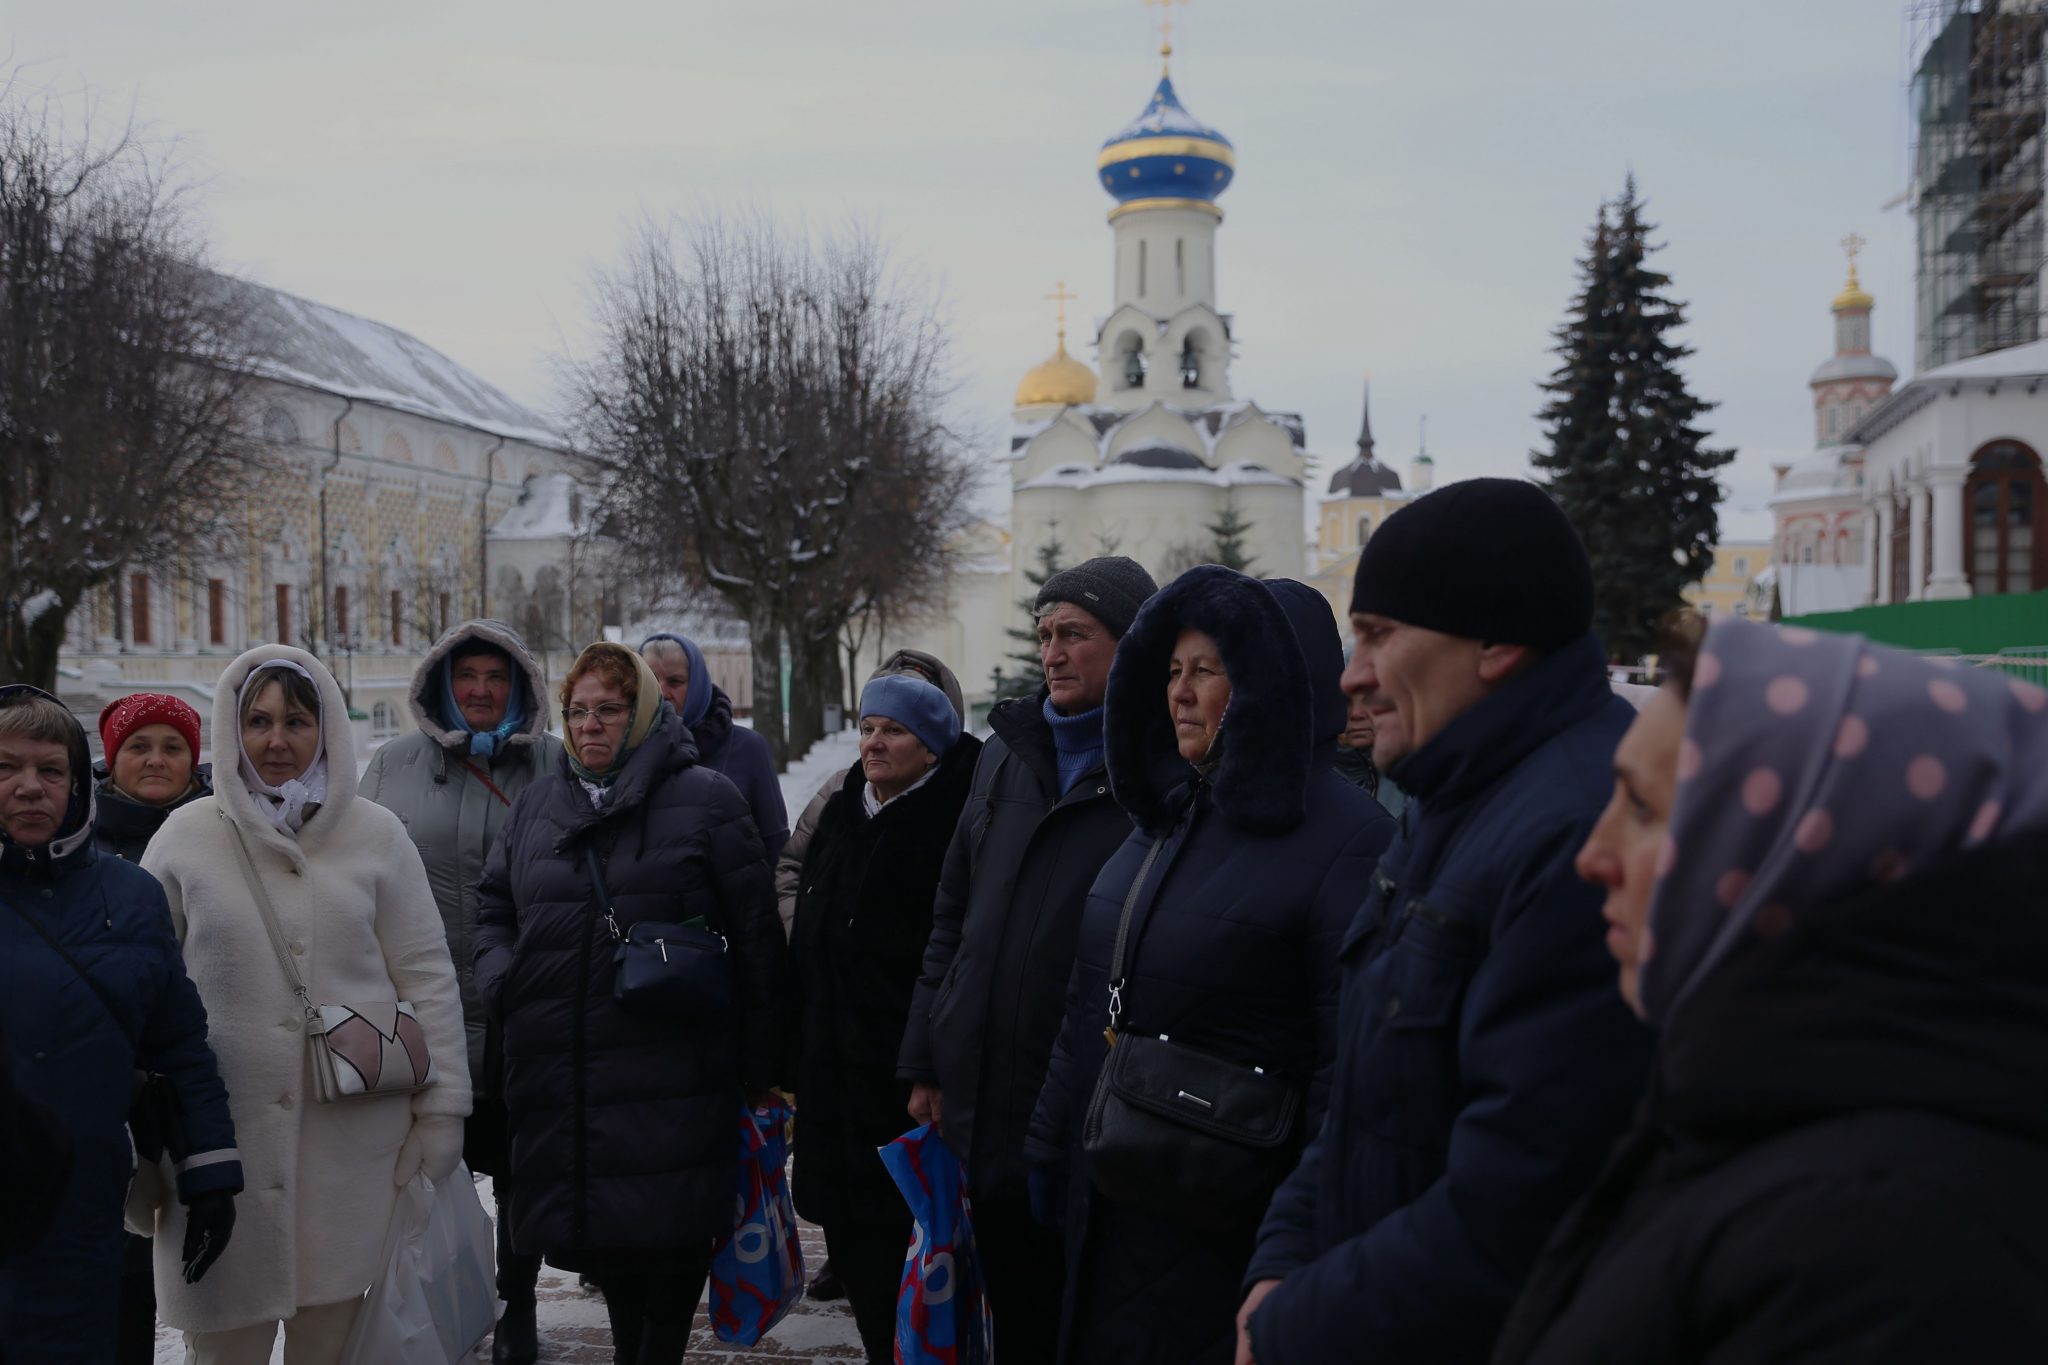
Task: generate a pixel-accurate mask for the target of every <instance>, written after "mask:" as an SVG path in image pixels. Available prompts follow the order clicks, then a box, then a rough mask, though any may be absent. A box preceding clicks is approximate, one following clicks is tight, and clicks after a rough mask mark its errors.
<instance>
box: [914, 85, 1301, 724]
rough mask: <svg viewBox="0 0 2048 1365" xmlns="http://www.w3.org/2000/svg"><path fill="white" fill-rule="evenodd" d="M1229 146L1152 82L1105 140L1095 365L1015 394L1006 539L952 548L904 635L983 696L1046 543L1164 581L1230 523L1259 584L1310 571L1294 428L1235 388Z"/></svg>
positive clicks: (1002, 662) (1211, 552)
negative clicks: (1222, 285) (931, 601)
mask: <svg viewBox="0 0 2048 1365" xmlns="http://www.w3.org/2000/svg"><path fill="white" fill-rule="evenodd" d="M1236 169H1237V153H1236V150H1235V148H1233V147H1232V146H1231V143H1230V139H1229V138H1227V137H1225V136H1224V135H1223V134H1222V133H1221V132H1219V131H1218V130H1216V129H1215V128H1213V127H1210V126H1209V125H1208V124H1205V123H1203V122H1201V121H1200V120H1199V119H1197V118H1196V117H1195V116H1194V115H1193V114H1191V113H1189V112H1188V110H1187V108H1186V106H1185V105H1183V104H1182V103H1181V101H1180V97H1179V95H1178V93H1177V92H1176V91H1175V90H1174V86H1173V80H1172V77H1171V76H1170V75H1162V76H1161V77H1160V80H1159V84H1158V86H1157V87H1156V88H1155V89H1154V90H1153V92H1152V97H1151V99H1150V100H1149V101H1148V102H1147V104H1146V105H1145V108H1144V111H1143V112H1142V113H1140V114H1139V115H1138V117H1137V118H1136V119H1135V120H1133V121H1132V122H1131V123H1129V124H1128V125H1126V126H1125V127H1123V128H1121V129H1119V130H1118V131H1117V132H1116V133H1115V134H1114V135H1112V136H1111V137H1110V138H1109V139H1108V140H1106V141H1105V142H1104V143H1103V144H1102V146H1101V149H1100V151H1099V152H1098V154H1097V156H1096V169H1095V174H1096V178H1097V180H1098V181H1100V183H1101V185H1102V188H1103V190H1104V192H1106V193H1107V194H1108V195H1109V196H1110V198H1111V199H1112V200H1113V201H1115V202H1114V204H1113V206H1112V207H1111V208H1110V210H1109V229H1110V279H1111V302H1112V307H1111V309H1110V311H1109V312H1108V313H1107V314H1106V315H1105V316H1103V317H1102V318H1101V319H1099V320H1098V321H1097V322H1096V324H1095V327H1094V335H1093V337H1092V338H1091V339H1090V341H1091V344H1092V347H1093V350H1094V352H1095V363H1094V364H1093V365H1091V364H1088V363H1087V362H1086V361H1084V360H1081V359H1078V358H1076V357H1075V356H1073V355H1071V354H1069V353H1068V351H1067V344H1066V343H1067V334H1066V315H1065V312H1064V301H1065V299H1066V298H1068V297H1071V296H1070V295H1067V294H1066V291H1065V288H1064V286H1062V287H1061V290H1060V292H1059V294H1057V295H1055V297H1056V298H1059V299H1061V301H1062V311H1061V314H1060V325H1059V337H1058V343H1057V345H1056V347H1055V349H1054V351H1053V353H1052V355H1051V356H1050V357H1048V358H1047V359H1046V360H1045V361H1044V362H1043V363H1041V364H1039V365H1037V366H1035V367H1033V368H1032V369H1031V370H1030V371H1029V372H1027V373H1026V374H1025V375H1024V377H1023V379H1022V380H1021V381H1020V382H1019V383H1018V385H1017V391H1016V401H1015V406H1014V408H1013V409H1012V413H1011V435H1010V442H1009V448H1008V449H1007V451H1005V452H1003V453H1002V455H1001V456H1000V458H1001V459H1003V460H1004V461H1005V463H1006V464H1007V466H1008V472H1009V476H1010V477H1009V481H1008V482H1009V491H1010V520H1009V525H1008V527H1007V528H1001V527H997V526H995V525H992V524H988V523H983V524H981V525H978V526H976V527H974V528H972V530H971V531H970V532H969V533H968V535H967V536H966V537H965V538H963V541H962V544H961V546H960V547H959V549H960V557H959V562H958V563H957V565H956V567H955V569H954V571H953V574H952V578H951V581H950V585H949V597H950V600H949V601H948V602H947V604H946V605H945V607H944V608H942V609H941V610H940V611H938V612H936V613H934V614H933V615H932V616H931V617H929V618H928V619H927V620H926V621H924V622H922V623H919V624H918V625H916V626H915V627H912V628H910V629H907V630H904V631H893V630H892V632H891V634H890V638H889V639H888V640H887V641H886V642H884V646H883V648H882V651H881V652H886V651H887V649H893V648H896V647H898V646H901V645H910V646H913V647H916V648H922V649H928V650H930V651H931V652H932V653H934V654H937V655H938V656H939V657H940V658H942V659H944V660H946V662H947V663H948V664H950V665H952V667H953V668H954V671H955V672H956V673H958V675H959V677H960V681H961V685H962V687H963V688H964V689H965V690H966V692H967V695H968V696H969V697H970V698H974V699H977V700H985V699H986V698H987V697H988V696H989V694H990V692H991V691H992V688H993V682H994V677H995V673H996V670H997V669H999V668H1000V669H1002V670H1004V671H1005V672H1015V671H1016V669H1017V667H1018V665H1017V664H1016V663H1015V662H1014V661H1012V660H1011V659H1010V658H1009V656H1010V655H1012V654H1014V653H1015V652H1016V651H1017V649H1018V647H1019V646H1018V644H1017V642H1016V641H1015V640H1014V639H1012V638H1011V637H1010V636H1009V635H1008V634H1007V631H1008V630H1010V629H1014V628H1017V627H1021V626H1024V625H1025V624H1027V622H1026V618H1025V616H1024V613H1023V611H1022V609H1021V608H1020V607H1019V606H1018V603H1019V602H1020V601H1021V600H1023V599H1026V598H1028V597H1029V596H1031V594H1032V593H1033V591H1034V589H1033V587H1032V584H1031V581H1030V579H1029V578H1028V577H1027V576H1026V575H1027V572H1028V571H1031V570H1034V569H1036V568H1037V567H1038V565H1039V563H1040V554H1041V551H1042V550H1045V549H1046V548H1048V547H1053V546H1057V547H1058V550H1059V557H1060V561H1061V562H1062V563H1063V564H1069V565H1071V564H1075V563H1079V562H1080V561H1081V560H1084V559H1087V558H1089V557H1091V556H1094V555H1099V554H1121V555H1128V556H1130V557H1131V558H1133V559H1135V560H1137V561H1138V562H1139V563H1141V564H1143V565H1144V566H1145V567H1146V568H1147V569H1149V570H1150V571H1151V572H1152V574H1153V576H1154V577H1155V578H1157V579H1158V580H1159V581H1160V582H1161V583H1164V582H1166V581H1167V580H1169V579H1170V578H1172V577H1174V576H1175V575H1177V574H1179V573H1180V572H1181V571H1183V570H1185V569H1187V568H1190V567H1192V566H1193V565H1196V564H1201V563H1206V562H1209V561H1211V560H1213V559H1214V558H1215V557H1216V555H1215V549H1216V544H1217V534H1216V532H1215V531H1214V530H1213V529H1212V528H1214V527H1216V526H1218V525H1221V524H1224V523H1226V522H1233V521H1234V522H1235V523H1236V524H1237V525H1238V526H1240V527H1241V528H1242V529H1241V532H1240V542H1241V546H1242V551H1243V553H1244V554H1245V555H1246V557H1247V558H1248V559H1249V561H1250V562H1251V565H1252V570H1253V572H1255V573H1258V574H1260V575H1262V576H1275V575H1285V576H1289V577H1295V578H1301V577H1304V576H1306V574H1307V572H1308V570H1309V565H1308V563H1307V533H1306V526H1305V513H1306V499H1307V480H1308V478H1309V458H1308V454H1307V451H1306V444H1305V435H1304V432H1303V429H1302V421H1301V417H1300V416H1299V415H1298V414H1296V413H1292V412H1283V411H1278V410H1274V409H1268V408H1265V407H1262V406H1261V405H1260V404H1258V403H1257V402H1254V401H1253V400H1252V399H1251V398H1249V397H1247V396H1244V395H1241V394H1239V393H1237V392H1236V390H1235V389H1234V388H1233V387H1232V385H1231V379H1230V369H1231V361H1232V349H1233V326H1232V316H1231V314H1229V313H1227V312H1224V311H1223V310H1222V308H1221V306H1220V303H1219V298H1218V291H1217V275H1218V270H1217V242H1216V238H1217V230H1218V228H1220V227H1221V226H1222V223H1223V210H1222V209H1221V208H1220V207H1219V206H1218V204H1217V202H1216V201H1217V198H1218V197H1219V196H1220V195H1221V194H1222V193H1223V191H1224V190H1226V189H1228V188H1229V187H1230V182H1231V180H1232V178H1233V176H1234V175H1235V174H1236Z"/></svg>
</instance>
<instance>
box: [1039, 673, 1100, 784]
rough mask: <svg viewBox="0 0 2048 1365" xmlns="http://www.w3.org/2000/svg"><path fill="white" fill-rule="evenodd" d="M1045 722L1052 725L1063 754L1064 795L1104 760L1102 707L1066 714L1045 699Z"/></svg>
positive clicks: (1057, 748)
mask: <svg viewBox="0 0 2048 1365" xmlns="http://www.w3.org/2000/svg"><path fill="white" fill-rule="evenodd" d="M1044 713H1045V723H1046V724H1047V725H1050V726H1051V727H1052V745H1053V749H1054V750H1055V751H1056V753H1057V755H1058V758H1059V766H1060V795H1061V796H1065V795H1066V794H1067V793H1068V792H1070V791H1072V790H1073V788H1074V784H1075V783H1076V782H1079V781H1080V780H1081V775H1082V774H1083V773H1085V772H1087V771H1088V770H1089V769H1090V768H1093V767H1096V766H1098V765H1099V764H1100V763H1101V762H1102V707H1101V706H1099V705H1098V706H1097V707H1096V708H1095V709H1094V710H1093V711H1083V712H1082V713H1081V714H1080V715H1078V716H1063V715H1061V714H1060V713H1059V712H1057V711H1055V710H1053V706H1052V698H1051V697H1047V698H1046V699H1045V706H1044Z"/></svg>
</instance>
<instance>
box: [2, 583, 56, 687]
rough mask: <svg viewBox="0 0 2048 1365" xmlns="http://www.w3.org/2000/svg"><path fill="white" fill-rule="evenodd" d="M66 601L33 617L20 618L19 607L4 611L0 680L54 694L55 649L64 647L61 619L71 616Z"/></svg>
mask: <svg viewBox="0 0 2048 1365" xmlns="http://www.w3.org/2000/svg"><path fill="white" fill-rule="evenodd" d="M71 605H72V604H70V603H62V602H60V603H59V604H58V605H57V606H55V607H52V608H50V609H49V610H48V611H45V612H44V613H43V614H42V615H41V616H38V617H37V618H36V619H35V620H34V621H32V622H29V621H23V620H22V617H21V612H20V611H19V609H16V610H13V611H10V612H9V613H8V620H7V622H6V625H5V629H4V631H0V634H5V636H6V639H7V657H6V658H5V659H4V660H0V665H4V668H5V675H4V676H0V682H25V683H27V684H28V685H29V686H31V687H40V688H42V689H43V691H45V692H48V693H50V694H51V695H53V696H54V695H55V694H56V691H57V653H58V651H59V650H61V649H62V648H63V647H64V623H65V622H66V621H68V620H70V619H71V610H70V609H71Z"/></svg>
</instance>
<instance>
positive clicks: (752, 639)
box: [747, 605, 802, 769]
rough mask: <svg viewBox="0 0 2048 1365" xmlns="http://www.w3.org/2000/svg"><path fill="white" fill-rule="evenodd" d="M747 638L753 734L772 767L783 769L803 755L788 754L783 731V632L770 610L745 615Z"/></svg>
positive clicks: (754, 611) (753, 611)
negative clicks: (761, 741)
mask: <svg viewBox="0 0 2048 1365" xmlns="http://www.w3.org/2000/svg"><path fill="white" fill-rule="evenodd" d="M747 637H748V641H749V647H750V648H751V650H752V651H753V655H754V733H756V734H758V735H760V736H761V738H763V739H765V740H767V741H768V752H769V753H771V754H773V755H775V766H776V767H777V768H778V769H779V768H785V767H787V766H789V763H790V762H791V760H793V759H796V758H799V757H801V756H802V754H801V751H799V752H795V753H792V752H791V751H790V749H789V743H788V739H787V737H786V735H785V733H784V731H783V728H782V628H781V627H780V626H778V625H777V624H776V622H775V610H774V608H773V607H770V606H766V605H758V606H756V607H754V608H753V609H752V610H751V611H749V612H748V613H747Z"/></svg>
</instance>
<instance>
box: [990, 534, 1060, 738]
mask: <svg viewBox="0 0 2048 1365" xmlns="http://www.w3.org/2000/svg"><path fill="white" fill-rule="evenodd" d="M1065 554H1066V547H1065V546H1064V545H1062V544H1060V527H1059V523H1058V522H1053V523H1052V524H1051V525H1050V526H1048V527H1047V528H1046V540H1045V543H1044V544H1043V545H1040V546H1039V547H1038V552H1037V559H1038V567H1037V568H1035V569H1026V570H1025V571H1024V579H1025V581H1026V582H1028V583H1030V584H1031V587H1032V591H1031V592H1030V593H1027V594H1026V595H1025V596H1023V597H1020V598H1018V599H1017V605H1018V606H1019V607H1021V608H1022V609H1023V611H1024V619H1025V621H1026V622H1027V624H1026V625H1024V626H1021V627H1016V626H1013V627H1011V628H1010V629H1009V630H1007V631H1005V632H1003V633H1004V634H1005V635H1008V636H1009V637H1010V638H1011V639H1012V640H1015V641H1016V642H1017V648H1016V650H1015V651H1013V652H1012V653H1011V654H1010V655H1009V658H1010V661H1011V662H1012V663H1014V664H1016V665H1017V668H1016V670H1015V671H1014V672H1008V671H1004V670H1002V669H1000V668H998V669H997V680H998V686H997V689H996V691H997V696H996V700H997V701H1001V700H1003V699H1004V698H1006V697H1028V696H1030V695H1031V694H1032V693H1034V692H1036V691H1037V690H1038V689H1039V688H1040V687H1041V686H1043V685H1044V683H1045V666H1044V665H1043V664H1041V663H1040V662H1039V657H1038V616H1037V612H1036V610H1035V608H1036V606H1037V603H1038V592H1037V589H1039V588H1042V587H1044V586H1045V583H1046V580H1047V579H1049V578H1051V577H1052V576H1053V575H1054V574H1056V573H1058V572H1059V571H1060V570H1061V569H1064V568H1066V567H1067V566H1066V564H1065V563H1064V562H1063V557H1064V556H1065Z"/></svg>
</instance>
